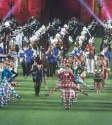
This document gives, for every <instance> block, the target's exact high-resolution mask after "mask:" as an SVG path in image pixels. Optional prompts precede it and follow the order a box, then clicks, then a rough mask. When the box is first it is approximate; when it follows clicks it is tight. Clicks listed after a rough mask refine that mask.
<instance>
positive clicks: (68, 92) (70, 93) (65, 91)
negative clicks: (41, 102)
mask: <svg viewBox="0 0 112 125" xmlns="http://www.w3.org/2000/svg"><path fill="white" fill-rule="evenodd" d="M61 76H62V77H61ZM57 77H58V78H59V79H60V83H59V84H57V86H56V88H54V89H53V90H51V91H50V92H48V94H46V95H45V96H49V95H50V94H52V93H53V92H55V91H57V90H58V89H60V88H61V89H62V93H61V98H63V99H64V100H65V109H66V110H69V109H70V99H71V98H74V97H75V95H74V90H73V89H75V88H76V89H77V90H79V91H80V92H82V93H83V94H84V95H88V94H87V93H86V92H84V91H83V90H81V89H79V88H78V87H76V85H75V84H74V83H73V82H72V81H73V80H74V79H75V76H74V75H73V74H72V73H71V72H70V70H69V66H68V65H66V66H65V71H63V72H61V73H59V74H58V75H57Z"/></svg>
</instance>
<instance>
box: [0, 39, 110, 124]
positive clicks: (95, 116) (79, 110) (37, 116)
mask: <svg viewBox="0 0 112 125" xmlns="http://www.w3.org/2000/svg"><path fill="white" fill-rule="evenodd" d="M100 42H101V39H97V40H96V50H97V52H99V46H100ZM111 69H112V68H111ZM18 73H19V76H18V78H17V79H16V81H18V82H19V83H20V87H16V88H15V90H16V91H17V92H18V94H19V95H20V96H21V100H17V99H15V102H14V103H12V102H9V103H8V105H6V106H4V108H3V109H0V125H112V83H111V81H112V71H110V73H109V76H110V77H109V79H108V80H106V85H105V89H104V90H101V93H99V94H98V93H96V92H95V91H91V90H89V89H86V88H84V87H83V86H81V88H83V89H84V90H85V91H86V92H87V93H88V94H89V96H84V95H83V94H82V93H80V94H79V98H78V100H77V102H76V103H75V105H74V106H72V107H71V109H70V110H64V106H61V98H60V90H58V91H57V92H55V93H54V94H52V95H50V96H49V97H45V94H46V93H47V92H48V91H49V90H51V89H52V88H54V87H55V86H56V83H57V78H56V77H53V78H47V84H48V89H45V88H44V84H43V83H42V86H41V92H40V97H35V96H34V88H33V82H32V77H31V76H30V77H23V76H22V71H21V67H20V66H19V69H18ZM85 82H86V83H87V84H88V85H90V86H92V87H93V74H87V78H86V79H85Z"/></svg>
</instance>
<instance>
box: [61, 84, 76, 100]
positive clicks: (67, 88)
mask: <svg viewBox="0 0 112 125" xmlns="http://www.w3.org/2000/svg"><path fill="white" fill-rule="evenodd" d="M60 84H61V85H60V86H61V88H62V89H61V97H62V98H64V99H65V98H74V97H75V93H74V89H73V87H74V86H75V84H74V83H73V82H68V83H64V82H61V83H60Z"/></svg>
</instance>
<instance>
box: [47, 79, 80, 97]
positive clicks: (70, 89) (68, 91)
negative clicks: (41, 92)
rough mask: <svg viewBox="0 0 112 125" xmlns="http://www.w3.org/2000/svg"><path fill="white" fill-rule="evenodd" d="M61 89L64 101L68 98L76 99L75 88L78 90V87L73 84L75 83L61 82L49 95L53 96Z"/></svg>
mask: <svg viewBox="0 0 112 125" xmlns="http://www.w3.org/2000/svg"><path fill="white" fill-rule="evenodd" d="M60 88H61V97H62V98H63V99H65V98H67V99H69V98H74V97H75V93H74V88H76V89H79V88H77V86H76V85H75V84H74V83H73V82H66V83H65V82H62V81H60V83H59V84H57V86H56V88H54V89H53V90H51V91H50V92H49V93H48V94H49V95H50V94H52V93H53V92H56V91H57V90H58V89H60Z"/></svg>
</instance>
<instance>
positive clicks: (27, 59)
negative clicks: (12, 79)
mask: <svg viewBox="0 0 112 125" xmlns="http://www.w3.org/2000/svg"><path fill="white" fill-rule="evenodd" d="M32 55H33V53H32V50H31V49H30V48H29V45H28V44H26V45H24V53H20V57H24V58H23V60H22V62H21V65H22V69H23V76H25V75H27V76H28V75H29V74H30V70H31V61H32Z"/></svg>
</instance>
